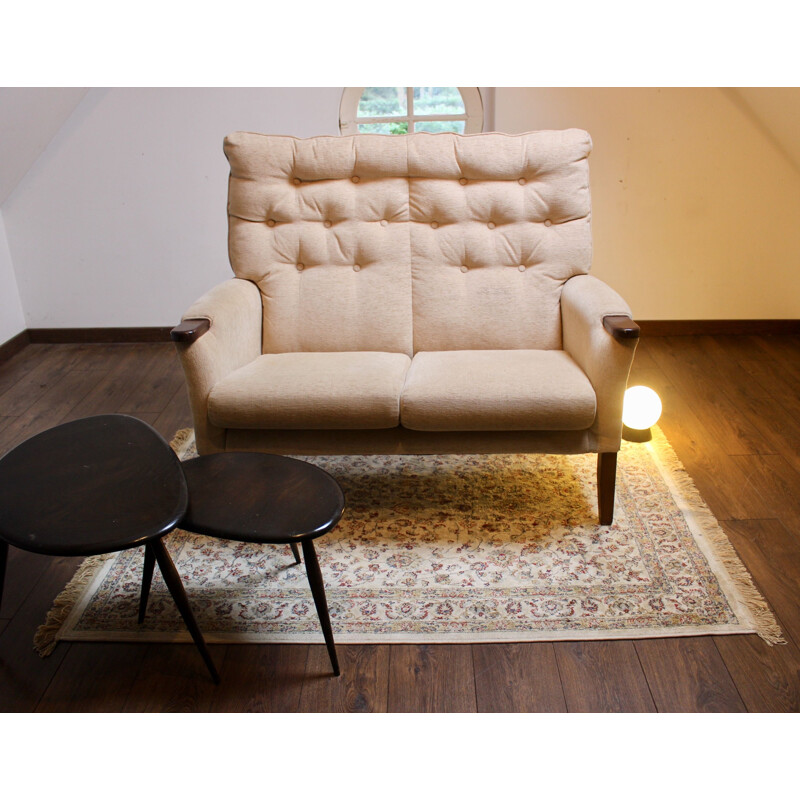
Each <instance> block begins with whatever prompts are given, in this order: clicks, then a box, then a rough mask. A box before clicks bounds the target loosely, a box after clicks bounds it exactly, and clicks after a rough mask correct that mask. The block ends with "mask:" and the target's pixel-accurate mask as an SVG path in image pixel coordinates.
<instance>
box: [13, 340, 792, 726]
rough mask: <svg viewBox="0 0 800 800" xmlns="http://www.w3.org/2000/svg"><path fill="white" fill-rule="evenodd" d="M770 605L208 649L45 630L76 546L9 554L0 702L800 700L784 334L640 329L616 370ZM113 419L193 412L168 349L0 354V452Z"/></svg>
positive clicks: (661, 705) (169, 706)
mask: <svg viewBox="0 0 800 800" xmlns="http://www.w3.org/2000/svg"><path fill="white" fill-rule="evenodd" d="M638 382H642V383H646V384H648V385H650V386H652V387H653V388H655V389H656V391H658V393H659V394H660V395H661V397H662V399H663V401H664V415H663V417H662V420H661V423H660V424H661V427H662V429H663V430H664V432H665V433H666V435H667V437H668V438H669V440H670V442H671V443H672V444H673V446H674V448H675V450H676V451H677V453H678V455H679V457H680V458H681V460H682V461H683V463H684V464H685V466H686V468H687V469H688V471H689V473H690V474H691V476H692V477H693V478H694V480H695V483H696V484H697V486H698V488H699V489H700V492H701V494H702V495H703V497H704V498H705V500H706V502H707V503H708V504H709V505H710V507H711V509H712V511H713V512H714V513H715V514H716V516H717V518H718V519H719V520H720V521H721V524H722V526H723V527H724V529H725V530H726V532H727V533H728V535H729V537H730V539H731V541H732V542H733V544H734V546H735V548H736V550H737V551H738V552H739V555H740V556H741V557H742V559H743V560H744V562H745V564H746V565H747V567H748V569H749V570H750V572H751V573H752V575H753V577H754V578H755V581H756V583H757V584H758V586H759V587H760V589H761V591H762V592H763V594H764V595H765V596H766V598H767V599H768V601H769V602H770V604H771V605H772V607H773V609H774V611H775V613H776V615H777V616H778V618H779V622H780V624H781V627H782V629H783V631H784V632H785V635H786V637H787V639H788V640H789V643H788V644H787V645H785V646H777V647H768V646H767V645H765V644H764V643H763V642H762V641H761V640H760V639H759V638H758V637H756V636H703V637H691V638H678V639H650V640H639V641H605V642H603V641H599V642H585V643H574V642H560V643H536V644H509V645H491V644H486V645H347V646H346V645H339V646H338V648H337V649H338V653H339V660H340V662H341V664H342V676H341V677H340V678H338V679H337V678H331V677H329V672H328V670H329V663H328V657H327V654H326V652H325V648H324V646H323V645H311V646H308V645H230V646H222V645H218V646H213V647H212V648H211V650H212V653H213V656H214V658H215V660H216V663H217V666H218V667H219V669H220V673H221V676H222V684H221V685H220V686H214V685H213V684H212V683H211V681H210V680H209V678H208V675H207V673H206V672H205V668H204V666H203V664H202V662H201V661H200V658H199V656H198V654H197V652H196V650H195V649H194V647H193V646H191V645H148V644H90V643H72V644H67V643H61V644H59V645H58V646H57V647H56V649H55V652H54V653H53V654H52V655H51V656H50V657H48V658H40V657H39V656H38V655H36V653H35V652H34V651H33V649H32V639H33V634H34V631H35V630H36V627H37V626H38V625H39V624H40V623H41V622H42V621H43V620H44V618H45V615H46V613H47V611H48V609H49V608H50V605H51V603H52V601H53V598H54V597H55V596H56V595H57V594H58V592H59V591H60V590H61V589H62V588H63V586H64V585H65V583H66V582H67V581H68V580H69V578H70V577H71V575H72V574H73V572H74V571H75V568H76V566H77V563H78V560H77V559H68V558H47V557H44V556H36V555H32V554H28V553H23V552H20V551H17V550H12V553H11V555H10V557H9V567H8V575H7V579H6V591H5V597H4V598H3V601H2V606H1V607H0V711H3V712H8V711H283V712H286V711H312V712H322V711H337V712H338V711H392V712H398V711H462V712H470V711H494V712H506V711H524V712H531V711H587V712H588V711H595V712H596V711H629V712H634V711H660V712H665V711H666V712H676V711H686V712H693V711H753V712H772V711H798V710H799V709H800V673H799V672H798V670H799V669H800V651H798V646H800V337H797V336H774V337H770V336H753V337H747V336H731V337H725V336H700V337H671V338H670V337H667V338H651V339H649V340H646V341H643V342H642V343H641V345H640V348H639V351H638V353H637V357H636V363H635V365H634V372H633V375H632V383H638ZM110 412H123V413H128V414H133V415H135V416H138V417H140V418H142V419H144V420H146V421H147V422H149V423H151V424H152V425H154V426H155V427H156V428H157V429H158V430H159V431H160V432H161V433H162V434H163V435H164V436H165V437H166V438H169V437H170V436H171V435H172V434H173V433H174V431H175V430H177V429H178V428H181V427H186V426H188V425H189V424H190V417H189V411H188V404H187V402H186V399H185V393H184V388H183V377H182V373H181V370H180V367H179V365H178V362H177V358H176V356H175V354H174V353H173V350H172V346H171V345H168V344H163V345H162V344H137V345H121V344H120V345H43V344H37V345H28V347H26V348H25V349H24V350H23V351H21V352H20V353H18V354H17V355H15V356H14V357H13V358H12V359H10V360H8V361H6V362H4V363H2V364H0V453H3V452H6V451H7V450H8V449H9V448H11V447H12V446H14V445H15V444H17V443H19V442H20V441H22V440H23V439H25V438H27V437H28V436H31V435H33V434H34V433H37V432H39V431H41V430H44V429H45V428H48V427H51V426H53V425H56V424H57V423H60V422H65V421H67V420H70V419H75V418H78V417H83V416H88V415H91V414H100V413H110Z"/></svg>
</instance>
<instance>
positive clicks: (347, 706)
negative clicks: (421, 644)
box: [299, 644, 390, 713]
mask: <svg viewBox="0 0 800 800" xmlns="http://www.w3.org/2000/svg"><path fill="white" fill-rule="evenodd" d="M389 651H390V646H389V645H386V644H360V645H359V644H347V645H337V646H336V655H337V657H338V659H339V667H340V670H341V675H339V676H338V677H337V676H334V675H333V673H332V672H331V662H330V659H329V658H328V650H327V648H326V647H325V646H324V645H316V644H315V645H311V646H310V648H309V658H308V665H307V668H306V674H305V680H304V681H303V693H302V697H301V699H300V707H299V710H300V711H303V712H311V713H314V712H323V711H324V712H332V713H343V712H368V711H374V712H385V711H386V710H387V703H388V697H389Z"/></svg>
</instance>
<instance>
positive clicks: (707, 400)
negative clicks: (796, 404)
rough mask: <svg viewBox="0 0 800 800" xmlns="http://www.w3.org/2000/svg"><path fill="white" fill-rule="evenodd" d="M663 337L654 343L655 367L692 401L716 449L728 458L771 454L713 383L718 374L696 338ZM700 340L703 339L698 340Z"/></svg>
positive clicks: (752, 428)
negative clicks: (763, 453) (752, 454)
mask: <svg viewBox="0 0 800 800" xmlns="http://www.w3.org/2000/svg"><path fill="white" fill-rule="evenodd" d="M675 338H676V337H664V338H663V339H659V340H658V341H657V342H654V343H653V349H652V354H653V358H654V360H655V362H656V364H657V365H658V366H659V367H660V368H661V369H662V370H663V372H664V375H665V376H666V377H667V378H668V379H669V380H670V382H671V383H672V384H673V385H674V386H675V388H676V389H678V390H680V391H681V392H682V393H683V394H685V395H690V396H691V397H692V399H693V410H694V413H695V415H696V416H697V418H698V420H699V421H700V423H701V424H702V425H703V428H704V429H705V430H706V431H707V433H708V435H709V436H710V437H712V438H713V439H714V440H715V442H717V448H719V449H721V450H722V452H724V453H725V454H727V455H746V454H751V453H761V452H771V450H770V449H769V447H766V448H765V443H764V441H763V439H762V438H761V437H760V436H759V433H758V431H757V430H756V429H755V428H754V427H753V426H752V425H751V424H749V423H748V421H747V420H746V419H744V418H743V417H742V415H741V413H740V412H739V410H738V409H737V407H736V404H735V402H734V401H733V400H731V399H730V398H729V397H728V396H727V395H726V394H725V392H724V391H723V390H722V389H721V388H720V383H719V380H716V379H715V375H716V373H717V372H718V369H716V368H715V367H714V366H713V365H712V363H711V362H712V360H711V359H709V358H708V357H707V354H706V353H704V352H703V348H702V345H700V344H698V343H697V342H696V341H695V337H680V338H681V339H686V340H687V341H682V342H675V341H674V339H675ZM698 338H702V337H698Z"/></svg>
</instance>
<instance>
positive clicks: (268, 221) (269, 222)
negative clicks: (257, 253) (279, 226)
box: [267, 219, 275, 228]
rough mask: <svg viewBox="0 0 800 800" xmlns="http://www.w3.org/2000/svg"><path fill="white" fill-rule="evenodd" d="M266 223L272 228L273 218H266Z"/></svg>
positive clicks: (273, 225)
mask: <svg viewBox="0 0 800 800" xmlns="http://www.w3.org/2000/svg"><path fill="white" fill-rule="evenodd" d="M267 225H268V227H270V228H274V227H275V220H274V219H268V220H267Z"/></svg>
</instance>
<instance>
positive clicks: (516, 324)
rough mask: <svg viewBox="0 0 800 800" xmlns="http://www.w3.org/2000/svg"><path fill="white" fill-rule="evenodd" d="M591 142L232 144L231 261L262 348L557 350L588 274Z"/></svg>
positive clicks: (370, 137)
mask: <svg viewBox="0 0 800 800" xmlns="http://www.w3.org/2000/svg"><path fill="white" fill-rule="evenodd" d="M590 151H591V139H590V138H589V135H588V134H587V133H586V132H585V131H580V130H566V131H536V132H533V133H525V134H520V135H517V136H510V135H507V134H500V133H485V134H476V135H469V136H461V135H458V134H449V133H438V134H431V133H414V134H409V135H406V136H383V135H379V134H361V135H357V136H342V137H336V136H320V137H315V138H310V139H295V138H293V137H289V136H267V135H262V134H254V133H235V134H232V135H230V136H228V137H227V138H226V139H225V154H226V156H227V158H228V161H229V162H230V168H231V174H230V184H229V194H228V218H229V242H228V245H229V253H230V260H231V266H232V268H233V271H234V273H235V274H236V276H237V277H239V278H245V279H248V280H251V281H254V282H255V283H256V284H257V285H258V287H259V289H260V291H261V296H262V301H263V307H264V327H263V351H264V352H265V353H280V352H296V351H318V352H319V351H356V350H371V351H375V350H381V351H387V352H399V353H407V354H408V355H412V354H414V353H416V352H418V351H420V350H465V349H470V350H480V349H553V348H560V347H561V312H560V298H561V288H562V286H563V284H564V282H565V281H566V280H568V279H569V278H571V277H572V276H573V275H577V274H580V273H586V272H588V271H589V267H590V263H591V227H590V220H591V204H590V197H589V175H588V165H587V156H588V155H589V153H590Z"/></svg>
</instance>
